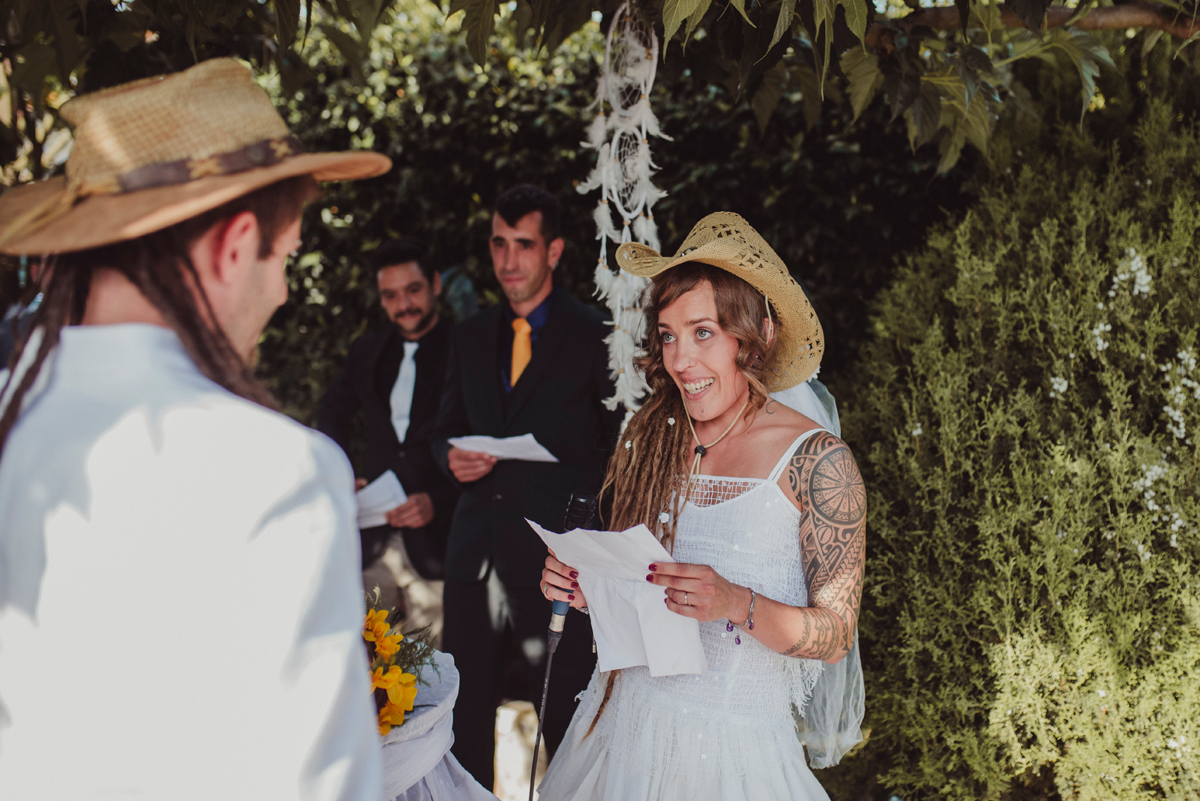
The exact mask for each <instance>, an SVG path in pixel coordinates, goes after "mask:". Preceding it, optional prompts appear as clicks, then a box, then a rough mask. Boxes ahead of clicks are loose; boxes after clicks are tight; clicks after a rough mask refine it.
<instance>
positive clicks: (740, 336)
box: [585, 262, 780, 736]
mask: <svg viewBox="0 0 1200 801" xmlns="http://www.w3.org/2000/svg"><path fill="white" fill-rule="evenodd" d="M701 283H708V284H709V286H711V287H712V290H713V298H714V300H715V301H716V304H717V325H719V326H720V327H721V330H722V331H724V332H725V333H727V334H730V335H732V336H733V337H734V338H735V339H736V340H737V341H738V352H737V356H736V357H735V362H736V364H737V368H738V371H739V372H741V374H742V375H743V376H745V377H746V382H747V383H748V384H749V385H750V407H749V409H748V410H747V412H746V415H747V419H752V418H753V416H754V415H755V414H756V413H757V412H758V410H759V409H761V408H762V407H763V406H764V405H765V404H766V402H767V399H768V395H767V387H766V383H767V378H768V376H769V373H770V370H771V367H772V365H773V363H774V357H775V343H776V342H778V341H779V333H780V331H779V322H778V320H779V317H778V315H776V314H775V312H774V310H771V311H770V313H769V319H771V320H772V321H773V324H774V326H775V335H774V336H773V337H771V339H770V340H769V341H768V339H767V336H766V334H765V332H764V331H763V320H766V319H768V308H767V299H766V298H765V297H764V296H763V294H762V293H761V292H759V291H758V290H757V289H755V288H754V287H752V286H750V284H748V283H746V282H745V281H743V280H742V279H741V278H738V277H737V276H736V275H733V274H732V273H729V272H726V271H725V270H722V269H721V268H719V267H713V266H712V265H710V264H704V263H701V262H690V263H688V264H681V265H679V266H678V267H674V268H672V269H670V270H667V271H666V272H663V273H660V274H659V275H657V276H655V278H654V279H653V282H652V283H651V284H650V286H648V287H647V288H646V292H647V293H648V294H647V296H646V297H644V298H643V308H644V310H645V315H646V327H645V331H646V334H645V339H644V340H643V341H642V343H641V347H642V351H641V355H639V356H638V357H637V358H635V359H634V364H635V365H636V366H637V368H638V369H639V370H641V371H642V372H643V373H644V374H645V377H646V383H647V384H649V385H650V396H649V397H648V398H646V402H645V404H643V406H642V407H641V408H640V409H638V410H637V412H636V413H635V414H634V415H633V417H632V418H631V419H630V420H629V425H628V426H626V428H625V432H624V434H623V435H622V437H621V441H620V442H619V443H618V444H617V450H616V452H615V453H614V454H613V456H612V458H611V459H610V460H609V462H608V473H607V474H606V475H605V477H604V486H603V488H602V489H601V490H600V495H601V499H602V500H603V501H604V502H605V503H608V502H610V499H611V504H612V511H611V512H610V514H609V521H608V522H609V526H610V528H612V529H613V530H614V531H620V530H623V529H626V528H629V527H631V526H636V525H637V524H639V523H645V524H646V526H647V528H649V529H650V530H651V531H653V532H654V533H655V534H656V535H657V536H658V539H659V541H660V542H662V544H663V546H664V547H666V549H667V550H668V551H673V550H674V545H675V526H676V521H677V520H678V519H679V512H680V510H682V509H683V505H684V504H685V503H687V499H688V495H689V494H690V492H691V485H690V484H688V485H686V486H685V485H684V482H685V480H686V476H687V473H688V461H689V460H688V457H689V455H690V454H691V453H692V447H693V446H692V432H691V429H690V428H689V427H688V424H687V419H686V417H685V415H686V414H687V412H686V411H684V406H683V397H682V396H681V395H680V394H679V388H678V387H677V386H676V385H675V379H673V378H671V375H670V373H668V372H667V368H666V365H665V364H664V363H663V350H662V337H661V336H659V333H658V318H659V315H661V314H662V312H663V310H664V309H666V308H667V307H668V306H670V305H671V304H672V303H674V302H675V301H677V300H679V299H680V298H681V297H683V296H684V295H686V294H687V293H688V292H690V291H692V290H693V289H695V288H696V287H697V286H699V285H700V284H701ZM681 490H682V491H681ZM602 505H603V504H602ZM664 512H665V513H666V519H665V520H664V519H663V518H662V517H661V515H662V514H663V513H664ZM616 678H617V671H615V670H614V671H612V672H611V673H609V674H608V682H607V684H606V686H605V688H604V699H603V700H602V701H601V702H600V707H599V708H598V709H597V710H596V716H595V717H594V718H592V724H591V726H589V727H588V734H591V733H592V729H594V728H595V727H596V721H598V720H600V716H601V715H602V714H604V707H605V706H607V705H608V700H609V698H611V697H612V691H613V684H614V683H615V682H616ZM585 736H586V735H585Z"/></svg>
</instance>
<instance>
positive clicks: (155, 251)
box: [0, 175, 317, 455]
mask: <svg viewBox="0 0 1200 801" xmlns="http://www.w3.org/2000/svg"><path fill="white" fill-rule="evenodd" d="M316 195H317V184H316V181H314V180H313V178H312V176H310V175H301V176H295V177H292V178H286V179H284V180H282V181H277V182H276V183H273V184H268V185H267V186H264V187H262V188H260V189H257V190H255V191H253V192H250V193H248V194H246V195H242V196H241V197H238V198H235V199H233V200H231V201H229V202H228V203H225V204H224V205H222V206H218V207H217V208H215V209H212V210H210V211H207V212H204V213H203V214H200V215H197V216H196V217H192V218H190V219H187V220H184V221H183V222H180V223H176V224H175V225H172V226H170V227H168V228H163V229H161V230H159V231H154V232H153V233H149V234H146V235H145V236H142V237H138V238H137V239H129V240H126V241H124V242H117V243H115V244H112V245H103V246H101V247H97V248H92V249H89V250H80V251H74V252H71V253H63V254H61V255H57V256H52V257H50V258H49V259H48V260H47V263H46V268H45V275H44V276H43V280H42V287H43V289H42V291H43V297H42V305H41V307H40V308H39V309H38V311H37V314H36V315H34V318H33V321H32V324H31V325H30V326H29V330H28V333H27V334H26V335H25V336H24V337H22V339H21V341H20V342H19V343H18V344H17V346H16V347H15V348H14V349H13V353H12V356H11V357H10V358H9V363H8V367H9V370H10V373H9V377H8V381H7V382H6V383H5V386H4V389H3V392H2V393H0V399H3V400H0V403H3V401H5V400H6V401H7V403H6V404H5V405H4V410H3V414H2V415H0V455H2V454H3V451H4V445H5V443H6V442H7V441H8V435H9V433H10V432H11V431H12V428H13V426H14V425H16V422H17V418H18V417H19V416H20V413H21V406H22V403H23V401H24V398H25V395H26V393H28V391H29V389H30V388H31V387H32V386H33V385H34V383H35V382H36V380H37V377H38V373H39V372H40V371H41V368H42V365H43V364H44V363H45V361H46V357H47V356H48V355H49V354H50V352H51V351H52V350H54V348H55V347H56V346H57V345H58V342H59V338H60V334H61V332H62V329H63V328H64V327H66V326H69V325H78V324H79V322H80V321H81V320H82V319H83V314H84V310H85V309H86V307H87V299H88V292H89V290H90V289H91V283H92V276H93V275H94V274H95V271H96V270H99V269H111V270H116V271H117V272H119V273H120V274H121V275H123V276H124V277H125V278H126V279H128V280H129V282H130V283H132V284H133V285H134V286H135V287H137V289H138V290H139V291H140V292H141V293H142V295H144V296H145V297H146V299H147V300H149V301H150V303H151V304H152V305H153V306H154V308H155V309H156V310H157V311H158V312H159V313H160V314H161V315H162V316H163V319H164V320H165V321H166V323H167V325H169V326H170V327H171V329H172V330H174V331H175V333H176V334H177V335H178V336H179V339H180V340H181V341H182V342H183V346H184V347H185V348H186V349H187V351H188V354H189V355H190V356H191V357H192V361H194V362H195V363H196V366H197V367H198V368H199V369H200V372H202V373H203V374H204V375H205V376H207V377H208V378H210V379H211V380H213V381H214V382H216V383H217V384H219V385H220V386H222V387H224V388H225V389H227V390H229V391H230V392H232V393H234V394H235V395H239V396H241V397H243V398H246V399H247V400H252V401H254V402H255V403H259V404H261V405H263V406H266V407H267V408H271V409H273V408H275V407H276V403H275V399H274V398H273V397H272V396H271V393H270V392H269V391H268V390H267V388H266V387H264V386H263V385H262V383H260V382H259V381H258V379H257V378H255V377H254V373H253V371H252V370H251V367H250V365H248V364H246V362H245V361H244V360H243V359H242V357H241V356H240V355H239V354H238V352H237V351H236V350H235V349H234V347H233V345H232V344H231V343H230V341H229V338H228V336H226V334H225V332H224V330H223V329H222V328H221V326H220V325H219V324H218V322H217V320H216V317H215V315H214V314H213V309H212V305H211V304H210V303H209V299H208V295H207V294H206V293H205V292H204V288H203V286H202V285H201V283H200V278H199V276H198V275H197V273H196V266H195V264H193V263H192V258H191V254H190V250H191V247H192V245H193V244H194V243H195V242H196V240H197V239H199V238H200V237H201V236H202V235H203V234H204V233H205V232H207V231H208V230H209V229H210V228H212V227H213V226H214V225H216V224H217V223H219V222H222V221H224V220H227V219H229V218H230V217H234V216H236V215H238V214H241V213H242V212H245V211H249V212H250V213H252V214H253V215H254V216H255V217H256V218H257V220H258V229H259V244H258V255H259V258H266V257H267V256H269V255H271V252H272V250H273V248H274V246H275V242H276V240H277V239H278V238H279V236H280V234H281V233H282V232H283V231H284V230H285V229H286V228H287V227H288V226H289V225H291V224H292V223H293V222H294V221H295V220H296V219H297V218H298V217H299V216H300V212H301V211H302V210H303V207H304V204H305V203H306V202H308V201H309V200H311V199H313V198H314V197H316ZM26 349H35V350H33V353H32V358H27V357H26V354H25V351H26ZM23 362H28V364H29V369H27V370H23V371H22V370H19V369H18V366H19V365H21V364H22V363H23Z"/></svg>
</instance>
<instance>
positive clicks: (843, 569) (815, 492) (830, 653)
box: [646, 431, 867, 664]
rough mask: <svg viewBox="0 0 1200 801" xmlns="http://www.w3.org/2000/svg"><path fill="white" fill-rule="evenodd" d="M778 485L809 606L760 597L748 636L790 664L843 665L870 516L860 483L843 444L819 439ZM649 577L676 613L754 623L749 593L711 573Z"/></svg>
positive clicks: (687, 570)
mask: <svg viewBox="0 0 1200 801" xmlns="http://www.w3.org/2000/svg"><path fill="white" fill-rule="evenodd" d="M779 485H780V488H782V489H783V490H784V492H785V493H787V494H788V496H789V497H790V498H791V499H792V502H793V503H794V504H795V505H796V508H797V509H799V510H800V513H801V517H800V558H801V561H802V563H803V564H802V567H803V570H804V582H805V586H806V587H807V588H808V603H809V605H808V606H805V607H795V606H788V605H787V604H784V603H780V602H779V601H775V600H772V599H770V598H766V597H764V596H762V595H760V596H758V599H757V600H756V601H755V604H754V630H753V631H746V632H744V633H745V634H751V635H753V636H754V637H755V638H757V639H758V640H759V642H761V643H762V644H763V645H766V646H767V647H768V648H772V649H774V650H776V651H778V652H779V653H781V654H783V655H785V656H794V657H796V658H797V659H821V660H824V661H826V662H829V663H831V664H832V663H835V662H839V661H841V659H842V658H843V657H844V656H845V655H846V654H847V653H848V652H849V651H850V647H851V646H852V645H853V644H854V633H855V631H856V630H857V628H858V605H859V601H860V599H861V597H862V582H863V561H864V557H865V542H866V512H867V502H866V493H865V491H864V488H863V481H862V476H861V475H859V472H858V466H857V465H856V464H855V463H854V457H853V456H851V455H850V449H849V448H848V447H846V443H844V442H842V441H841V440H840V439H838V438H837V437H835V436H833V435H832V434H829V433H827V432H824V431H821V432H819V433H817V434H814V435H812V436H810V437H809V438H808V439H806V440H805V441H804V442H803V443H801V445H800V447H799V448H797V449H796V452H795V453H794V454H792V459H791V462H790V463H789V465H788V468H787V470H785V471H784V475H783V477H782V478H780V480H779ZM651 569H652V570H654V571H655V572H654V573H652V574H651V575H649V576H647V577H646V578H647V580H649V581H651V582H652V583H655V584H659V585H662V586H665V587H667V588H668V591H667V598H666V602H667V608H668V609H670V610H671V611H672V612H675V613H677V614H680V615H684V616H686V617H694V618H696V619H698V620H720V619H722V618H728V619H729V620H732V621H733V622H735V623H737V622H740V621H744V620H745V619H746V617H747V615H749V612H750V590H748V589H747V588H745V587H742V586H739V585H737V584H733V583H732V582H729V581H726V580H725V579H724V578H723V577H722V576H720V575H719V574H718V573H717V572H716V571H715V570H713V569H712V568H711V567H708V566H707V565H685V564H679V563H671V564H664V565H653V566H652V567H651ZM685 592H686V593H687V595H686V596H685ZM682 601H687V604H686V605H685V604H684V603H682Z"/></svg>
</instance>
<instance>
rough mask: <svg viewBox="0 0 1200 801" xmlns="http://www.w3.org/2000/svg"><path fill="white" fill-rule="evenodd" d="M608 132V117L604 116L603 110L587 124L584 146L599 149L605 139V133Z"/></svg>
mask: <svg viewBox="0 0 1200 801" xmlns="http://www.w3.org/2000/svg"><path fill="white" fill-rule="evenodd" d="M607 132H608V117H606V116H604V114H603V112H601V113H600V114H597V115H596V119H594V120H592V124H591V125H590V126H588V138H587V143H586V146H587V147H590V148H595V149H597V150H599V149H600V146H601V145H603V144H604V141H605V139H606V136H605V134H606V133H607Z"/></svg>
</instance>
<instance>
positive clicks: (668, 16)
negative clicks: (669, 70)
mask: <svg viewBox="0 0 1200 801" xmlns="http://www.w3.org/2000/svg"><path fill="white" fill-rule="evenodd" d="M711 1H712V0H667V1H666V2H665V3H664V4H663V12H662V16H663V52H664V53H665V52H666V49H667V44H668V43H669V42H670V41H671V37H673V36H674V35H675V32H676V31H678V30H679V27H680V26H681V25H683V23H684V22H685V21H686V20H688V19H689V18H690V17H691V16H692V15H693V14H695V13H696V9H698V8H700V6H701V5H704V6H705V7H706V8H707V6H708V3H710V2H711ZM793 2H794V0H793Z"/></svg>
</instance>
